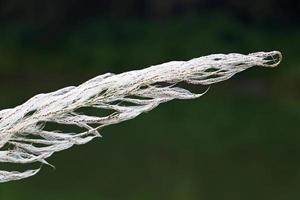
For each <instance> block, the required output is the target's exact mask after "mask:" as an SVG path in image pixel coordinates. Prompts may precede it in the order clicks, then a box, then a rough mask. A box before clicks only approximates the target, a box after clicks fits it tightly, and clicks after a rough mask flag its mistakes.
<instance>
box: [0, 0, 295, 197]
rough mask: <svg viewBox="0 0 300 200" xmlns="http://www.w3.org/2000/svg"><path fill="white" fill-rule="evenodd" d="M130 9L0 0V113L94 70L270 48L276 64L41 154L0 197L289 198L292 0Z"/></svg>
mask: <svg viewBox="0 0 300 200" xmlns="http://www.w3.org/2000/svg"><path fill="white" fill-rule="evenodd" d="M93 2H94V4H93ZM140 2H143V3H144V4H140V3H139V1H134V0H131V1H111V2H110V1H89V3H85V2H84V1H79V0H77V1H75V0H73V1H69V2H68V1H48V2H47V3H46V1H45V2H43V1H34V0H29V1H3V0H2V1H0V26H1V28H0V91H1V95H0V109H4V108H8V107H14V106H16V105H18V104H21V103H23V102H24V101H25V100H27V99H28V98H30V97H31V96H33V95H35V94H37V93H42V92H50V91H54V90H56V89H59V88H61V87H65V86H69V85H78V84H80V83H81V82H83V81H85V80H87V79H89V78H92V77H94V76H97V75H99V74H102V73H106V72H114V73H120V72H124V71H128V70H133V69H141V68H144V67H147V66H150V65H153V64H159V63H162V62H166V61H170V60H188V59H191V58H194V57H199V56H203V55H208V54H212V53H230V52H239V53H250V52H255V51H270V50H280V51H281V52H282V53H283V57H284V59H283V62H282V64H281V65H280V66H279V67H278V68H275V69H267V68H259V67H257V68H252V69H249V70H247V71H246V72H243V73H241V74H238V75H236V76H235V77H233V78H232V79H230V80H228V81H226V82H222V83H219V84H216V85H213V86H212V87H211V89H210V91H209V92H208V93H207V94H206V95H205V96H203V97H201V98H199V99H196V100H186V101H178V100H175V101H172V102H169V103H166V104H163V105H161V106H159V107H158V108H157V109H155V110H153V111H151V112H150V113H147V114H143V115H141V116H139V117H138V118H136V119H134V120H131V121H128V122H124V123H121V124H117V125H113V126H111V127H108V128H105V129H104V130H103V132H102V133H103V136H104V137H103V138H102V139H96V140H94V141H92V142H91V143H89V144H86V145H83V146H76V147H74V148H71V149H69V150H66V151H64V152H60V153H57V154H55V155H54V156H53V157H51V158H50V159H49V160H48V161H49V162H50V163H51V164H53V165H55V166H56V169H55V170H53V169H51V168H50V167H47V166H43V168H42V171H41V172H40V173H39V174H38V175H36V176H34V177H32V178H28V179H25V180H21V181H16V182H10V183H6V184H1V185H0V199H1V200H23V199H24V200H35V199H36V200H41V199H43V200H53V199H64V200H82V199H85V200H94V199H97V200H98V199H99V200H102V199H103V200H115V199H116V200H119V199H120V200H127V199H130V200H135V199H136V200H148V199H149V200H150V199H151V200H152V199H164V200H167V199H170V200H177V199H178V200H181V199H184V200H194V199H197V200H198V199H203V200H214V199H216V200H220V199H230V200H240V199H243V200H248V199H249V200H253V199H262V200H266V199H272V200H279V199H280V200H287V199H288V200H289V199H292V200H294V199H295V200H296V199H299V198H300V145H299V143H300V131H299V123H300V91H299V87H300V78H299V77H300V64H299V63H300V58H299V53H300V25H299V21H298V20H299V16H298V14H299V13H298V11H299V3H297V1H292V0H290V1H285V4H284V5H281V4H277V3H276V1H271V0H268V1H253V3H252V4H251V3H248V2H244V3H241V2H238V1H233V0H228V1H216V0H215V1H196V0H190V1H179V0H177V1H174V2H177V3H178V2H180V3H179V4H178V5H177V4H176V6H174V5H175V4H174V2H173V1H166V2H164V1H162V2H160V1H153V2H155V3H153V2H151V1H145V0H144V1H140ZM201 2H204V3H201ZM173 4H174V5H173ZM297 6H298V7H297ZM190 89H191V90H193V91H196V92H202V91H204V90H205V88H203V87H200V86H199V87H195V86H190ZM0 165H3V164H0ZM34 166H35V167H36V165H34ZM0 167H1V166H0ZM22 169H24V168H22Z"/></svg>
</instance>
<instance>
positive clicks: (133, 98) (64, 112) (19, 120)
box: [0, 51, 282, 183]
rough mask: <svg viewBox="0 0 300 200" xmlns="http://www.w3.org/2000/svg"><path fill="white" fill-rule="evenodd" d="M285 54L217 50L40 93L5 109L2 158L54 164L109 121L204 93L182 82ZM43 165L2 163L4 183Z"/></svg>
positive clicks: (0, 125)
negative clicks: (57, 155) (19, 167)
mask: <svg viewBox="0 0 300 200" xmlns="http://www.w3.org/2000/svg"><path fill="white" fill-rule="evenodd" d="M281 58H282V57H281V53H280V52H278V51H272V52H257V53H252V54H248V55H243V54H236V53H232V54H214V55H209V56H204V57H199V58H195V59H192V60H189V61H172V62H167V63H164V64H160V65H155V66H151V67H148V68H145V69H141V70H134V71H129V72H125V73H122V74H112V73H106V74H103V75H100V76H97V77H95V78H93V79H91V80H88V81H87V82H85V83H83V84H81V85H79V86H77V87H75V86H71V87H66V88H63V89H60V90H58V91H55V92H51V93H46V94H39V95H36V96H34V97H32V98H31V99H29V100H28V101H27V102H25V103H24V104H22V105H20V106H17V107H15V108H11V109H5V110H2V111H0V163H14V164H20V165H21V164H22V165H23V164H28V163H38V162H39V163H44V164H48V162H47V161H46V159H47V158H49V157H50V156H52V155H53V154H54V153H55V152H58V151H62V150H65V149H68V148H70V147H72V146H73V145H82V144H86V143H87V142H89V141H91V140H92V139H94V138H97V137H100V136H101V135H100V133H99V132H100V131H101V130H102V129H103V128H104V127H106V126H108V125H111V124H116V123H120V122H123V121H126V120H129V119H133V118H135V117H137V116H138V115H140V114H141V113H144V112H148V111H150V110H152V109H154V108H156V107H157V106H158V105H159V104H161V103H164V102H167V101H170V100H173V99H194V98H198V97H200V96H201V95H203V94H204V93H202V94H194V93H192V92H190V91H188V90H187V89H184V88H182V87H180V86H179V85H178V83H181V82H185V83H188V84H199V85H211V84H214V83H218V82H220V81H224V80H227V79H229V78H231V77H232V76H233V75H235V74H236V73H239V72H241V71H244V70H246V69H248V68H250V67H253V66H263V67H275V66H277V65H278V64H279V63H280V61H281ZM83 108H93V109H98V110H99V112H100V111H101V110H102V111H109V114H106V115H104V116H98V115H91V114H84V113H82V112H80V109H83ZM49 123H52V124H56V125H59V127H64V126H66V127H68V126H75V127H78V131H66V129H64V128H62V129H61V130H48V128H46V127H47V125H48V124H49ZM55 127H56V128H57V127H58V126H55ZM2 166H3V165H2ZM38 171H39V169H33V170H27V171H26V170H25V172H18V171H11V170H4V169H1V170H0V183H1V182H2V183H3V182H8V181H13V180H19V179H23V178H27V177H30V176H33V175H35V174H36V173H37V172H38Z"/></svg>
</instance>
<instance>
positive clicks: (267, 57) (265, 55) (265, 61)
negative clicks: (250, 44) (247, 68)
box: [249, 51, 282, 67]
mask: <svg viewBox="0 0 300 200" xmlns="http://www.w3.org/2000/svg"><path fill="white" fill-rule="evenodd" d="M249 55H250V56H254V57H256V58H260V59H262V62H261V63H260V64H258V66H262V67H277V66H278V65H279V64H280V63H281V61H282V54H281V52H280V51H270V52H257V53H251V54H249Z"/></svg>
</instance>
